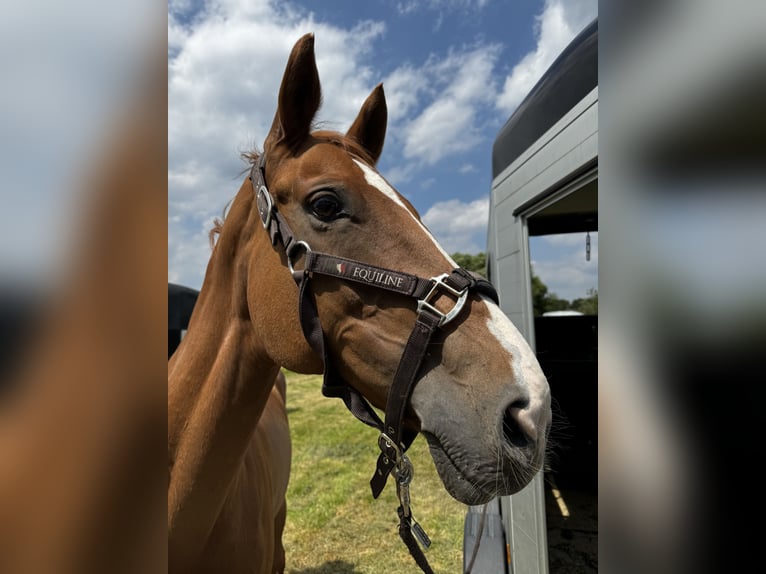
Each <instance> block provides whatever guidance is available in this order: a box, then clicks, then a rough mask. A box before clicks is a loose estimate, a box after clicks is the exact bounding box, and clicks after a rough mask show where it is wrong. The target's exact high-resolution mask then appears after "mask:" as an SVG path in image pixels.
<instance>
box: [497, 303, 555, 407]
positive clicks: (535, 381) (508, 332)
mask: <svg viewBox="0 0 766 574" xmlns="http://www.w3.org/2000/svg"><path fill="white" fill-rule="evenodd" d="M482 299H484V303H485V304H486V305H487V309H489V315H490V318H489V320H487V328H488V329H489V332H490V333H492V334H493V335H494V336H495V338H496V339H497V340H498V342H499V343H500V344H501V345H502V346H503V348H504V349H505V350H506V351H508V352H509V353H510V354H511V357H512V359H511V368H512V369H513V373H514V375H515V376H516V382H517V383H518V384H519V386H520V387H522V388H525V389H526V390H528V391H529V393H530V396H529V398H530V401H531V403H532V405H534V404H535V403H537V402H538V401H539V400H540V399H541V398H542V397H543V396H544V395H545V394H546V389H547V385H548V383H547V381H546V378H545V375H544V374H543V370H542V369H541V368H540V364H539V363H538V362H537V358H536V357H535V353H534V352H533V351H532V348H531V347H530V346H529V343H527V341H526V339H524V337H522V336H521V333H520V332H519V330H518V329H517V328H516V327H515V326H514V324H513V323H512V322H511V320H510V319H509V318H508V317H506V315H505V314H504V313H503V312H502V311H501V310H500V308H499V307H498V306H497V305H495V304H494V302H492V301H490V300H488V299H486V298H485V297H482Z"/></svg>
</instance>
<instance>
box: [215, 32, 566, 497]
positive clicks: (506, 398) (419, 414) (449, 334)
mask: <svg viewBox="0 0 766 574" xmlns="http://www.w3.org/2000/svg"><path fill="white" fill-rule="evenodd" d="M321 97H322V93H321V88H320V82H319V75H318V72H317V67H316V62H315V58H314V38H313V35H310V34H309V35H306V36H304V37H303V38H301V39H300V40H299V41H298V43H297V44H296V45H295V47H294V48H293V50H292V53H291V55H290V57H289V61H288V63H287V67H286V70H285V73H284V76H283V80H282V84H281V87H280V91H279V99H278V107H277V111H276V114H275V117H274V122H273V125H272V127H271V130H270V132H269V134H268V136H267V138H266V141H265V145H264V151H263V154H262V156H261V158H260V162H259V165H258V166H255V167H254V170H255V169H256V168H257V170H258V171H259V173H260V175H257V177H256V181H257V184H258V185H255V186H253V185H251V184H250V182H248V181H245V182H244V184H243V187H242V189H241V190H240V195H241V196H242V197H247V198H248V199H247V201H245V200H242V201H236V202H235V205H234V206H233V208H232V210H231V212H230V214H229V216H228V217H227V219H238V220H239V221H240V228H241V229H242V231H241V237H240V238H239V240H240V241H242V240H245V241H247V242H248V243H247V245H248V248H247V251H246V252H245V253H246V255H245V257H243V258H242V260H238V261H235V263H234V264H235V265H237V266H239V267H240V268H241V269H243V270H244V276H245V277H246V305H244V307H245V308H246V312H244V311H243V315H247V318H248V320H250V321H251V322H252V324H253V327H254V329H253V331H254V332H257V333H259V337H260V338H261V339H262V350H263V352H264V353H265V354H266V355H268V357H269V359H270V360H271V361H272V362H273V363H275V364H278V365H282V366H284V367H286V368H288V369H291V370H294V371H299V372H315V373H321V372H322V371H323V369H324V368H325V363H324V361H325V358H326V359H327V360H328V361H331V362H332V364H333V368H334V369H335V370H337V372H338V373H339V375H340V376H341V377H342V378H343V379H344V380H345V381H347V383H348V384H349V385H350V386H351V387H352V388H353V389H355V391H356V392H357V393H358V394H360V395H362V396H364V397H365V398H366V399H367V400H368V401H369V402H371V403H372V404H373V405H374V406H376V407H378V408H380V409H385V408H386V404H387V400H388V398H389V391H390V388H391V385H392V380H393V379H394V376H395V374H396V372H397V369H398V368H399V364H400V360H401V359H402V354H403V349H405V346H406V344H407V341H408V338H409V337H410V336H411V332H412V330H413V324H415V322H416V320H417V318H418V304H417V301H416V300H415V299H413V298H412V297H408V296H406V295H404V294H402V293H399V292H397V291H396V289H393V290H392V289H386V288H381V287H382V286H383V287H391V286H392V285H393V287H396V286H401V281H402V280H403V279H409V278H411V277H423V278H436V277H439V276H440V275H442V274H445V273H447V274H449V273H450V272H451V271H452V270H453V269H454V268H456V267H458V266H457V265H456V264H455V262H454V261H453V260H452V259H451V258H450V257H449V255H448V254H447V253H446V252H445V251H444V250H443V249H442V248H441V247H440V246H439V244H438V243H437V242H436V241H435V239H434V237H433V236H432V235H431V234H430V233H429V231H428V230H427V229H426V227H425V226H424V225H423V224H422V222H421V221H420V217H419V215H418V214H417V212H416V211H415V209H414V208H413V206H412V205H411V204H410V203H409V202H408V201H407V200H406V199H405V198H404V197H403V196H402V195H400V194H399V193H398V192H397V191H396V190H395V189H393V187H392V186H391V185H390V184H389V183H387V181H386V180H385V179H384V178H383V177H382V176H381V175H380V173H379V172H378V171H377V170H376V167H375V166H376V164H377V161H378V159H379V157H380V155H381V152H382V150H383V144H384V139H385V132H386V123H387V109H386V100H385V95H384V91H383V87H382V85H378V86H377V87H376V88H375V89H374V90H373V91H372V93H371V94H370V96H369V97H368V98H367V100H366V101H365V102H364V103H363V105H362V107H361V110H360V111H359V114H358V116H357V117H356V119H355V120H354V122H353V124H352V125H351V127H350V128H349V129H348V131H347V132H346V133H345V134H341V133H336V132H330V131H312V121H313V120H314V117H315V114H316V112H317V110H318V109H319V106H320V101H321ZM261 179H262V180H263V181H261ZM261 183H263V184H264V185H267V187H268V189H267V192H264V193H263V194H262V193H261V192H260V191H259V185H260V184H261ZM256 196H257V197H256ZM266 196H268V197H266ZM238 199H239V197H238ZM262 200H263V201H266V202H267V205H266V206H265V207H264V205H262V203H263V201H262ZM259 208H260V211H259ZM266 212H268V213H266ZM272 212H273V213H275V214H276V213H278V214H279V216H280V218H281V221H282V225H283V227H284V226H289V229H290V230H291V237H290V238H289V242H290V243H291V244H292V245H291V246H290V247H289V248H287V249H285V246H284V245H283V244H282V243H280V241H278V240H275V239H274V234H273V233H269V229H271V228H272V227H273V225H274V224H273V222H272V221H270V219H271V218H270V216H271V214H272ZM272 231H273V230H272ZM283 234H284V233H283ZM282 239H284V238H282ZM216 249H217V250H218V249H227V245H226V244H225V243H224V237H223V235H222V237H221V240H219V243H218V245H217V246H216ZM231 249H232V253H234V252H235V251H236V252H238V253H239V252H240V251H237V250H235V249H234V248H233V247H232V248H231ZM314 252H321V253H325V254H331V255H332V256H333V258H332V259H330V260H329V263H327V262H325V263H326V265H329V266H331V267H333V269H332V270H331V271H332V273H330V272H329V271H328V273H318V272H316V273H315V272H314V271H315V270H314V269H313V268H312V270H311V272H309V271H305V273H304V275H306V276H307V278H310V285H309V287H308V289H309V290H310V291H311V297H312V298H313V300H312V306H313V307H314V308H315V310H316V313H317V318H318V324H319V325H321V330H322V334H321V335H320V336H321V338H322V339H323V345H324V354H325V357H323V356H321V354H320V353H319V352H318V351H317V346H316V345H313V346H312V345H311V344H310V343H309V341H308V340H307V337H306V336H305V334H304V331H305V325H304V329H302V328H301V320H300V317H299V301H300V300H301V298H302V297H303V295H302V294H301V293H300V289H299V287H298V286H297V285H296V282H295V281H294V280H293V279H294V276H295V277H297V276H299V275H301V269H302V266H303V265H305V264H306V261H307V259H308V255H309V253H314ZM347 262H348V265H349V266H352V265H356V267H354V268H353V269H354V271H353V273H354V274H355V276H354V277H350V274H351V271H350V270H349V269H346V268H345V267H346V264H347ZM291 271H294V273H291ZM385 283H388V284H389V285H383V284H385ZM436 283H438V282H436ZM436 283H434V282H432V285H433V284H436ZM429 297H430V298H429V299H428V301H427V303H428V306H429V307H431V308H432V309H435V310H436V313H437V314H443V315H447V314H449V313H450V312H451V311H453V310H457V312H456V313H454V317H450V318H451V319H452V320H451V321H449V322H445V323H444V324H442V325H441V326H440V328H438V329H437V330H436V331H435V333H434V335H433V338H432V339H431V340H430V341H429V344H428V345H427V351H426V352H425V354H424V356H423V357H422V363H421V364H420V366H419V368H418V369H417V377H416V381H415V383H414V387H413V389H412V390H411V393H410V395H411V396H409V397H408V398H409V400H408V401H407V404H406V410H405V411H404V416H403V425H404V426H405V427H406V429H408V430H409V431H410V432H412V433H413V434H414V433H416V432H421V433H422V434H423V435H424V436H425V438H426V439H427V441H428V444H429V447H430V450H431V453H432V456H433V459H434V462H435V464H436V468H437V470H438V472H439V475H440V477H441V479H442V481H443V483H444V485H445V487H446V489H447V490H448V491H449V492H450V494H451V495H452V496H453V497H455V498H456V499H457V500H459V501H461V502H464V503H466V504H480V503H482V502H485V501H487V500H489V499H491V498H493V497H495V496H499V495H506V494H512V493H514V492H516V491H518V490H520V489H521V488H523V487H524V486H525V485H526V484H527V483H528V482H529V481H530V480H531V479H532V477H533V476H534V474H535V473H536V472H537V471H538V470H539V468H540V466H541V464H542V461H543V456H544V451H545V442H546V435H547V430H548V427H549V425H550V420H551V413H550V394H549V389H548V384H547V381H546V379H545V376H544V375H543V373H542V371H541V369H540V366H539V364H538V362H537V360H536V358H535V356H534V353H533V352H532V350H531V349H530V347H529V345H528V344H527V343H526V342H525V340H524V339H523V337H522V336H521V335H520V334H519V332H518V331H517V330H516V328H515V327H514V326H513V324H512V323H511V322H510V320H509V319H508V318H507V317H506V316H505V315H504V314H503V313H502V311H501V310H500V308H499V307H498V305H497V304H496V303H495V302H494V301H492V300H491V298H490V297H488V296H487V295H485V294H483V293H482V292H481V291H480V290H472V291H470V292H468V291H467V290H466V289H463V290H462V291H460V290H459V289H457V288H455V290H454V292H453V290H450V289H446V288H445V289H441V290H440V289H438V288H437V289H436V290H435V291H434V290H432V291H431V293H430V295H429ZM458 303H459V304H460V308H458ZM301 305H302V303H301ZM301 309H303V307H301Z"/></svg>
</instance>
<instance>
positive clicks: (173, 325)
mask: <svg viewBox="0 0 766 574" xmlns="http://www.w3.org/2000/svg"><path fill="white" fill-rule="evenodd" d="M198 296H199V291H197V290H196V289H192V288H191V287H184V286H183V285H176V284H175V283H168V329H174V330H180V329H186V328H187V327H188V326H189V318H190V317H191V314H192V310H193V309H194V304H195V303H196V302H197V297H198Z"/></svg>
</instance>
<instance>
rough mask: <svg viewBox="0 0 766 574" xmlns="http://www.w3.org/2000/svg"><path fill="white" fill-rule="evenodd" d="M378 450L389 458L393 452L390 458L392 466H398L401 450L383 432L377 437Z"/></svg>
mask: <svg viewBox="0 0 766 574" xmlns="http://www.w3.org/2000/svg"><path fill="white" fill-rule="evenodd" d="M378 448H380V450H381V452H383V454H384V455H386V456H390V455H391V451H393V455H394V456H393V457H392V458H393V459H394V464H395V465H396V466H399V464H400V463H401V460H402V449H401V448H399V445H398V444H396V443H395V442H394V439H392V438H391V437H389V436H388V435H387V434H386V433H384V432H382V433H380V436H379V437H378Z"/></svg>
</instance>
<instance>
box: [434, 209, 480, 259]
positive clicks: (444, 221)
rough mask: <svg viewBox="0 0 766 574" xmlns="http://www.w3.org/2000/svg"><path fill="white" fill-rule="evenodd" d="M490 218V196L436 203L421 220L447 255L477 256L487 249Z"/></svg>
mask: <svg viewBox="0 0 766 574" xmlns="http://www.w3.org/2000/svg"><path fill="white" fill-rule="evenodd" d="M488 217H489V197H483V198H480V199H476V200H474V201H471V202H463V201H460V200H458V199H450V200H447V201H440V202H437V203H434V204H433V205H432V206H431V207H430V209H429V210H428V211H427V212H426V213H425V215H423V218H422V219H423V223H424V224H425V225H426V227H428V229H429V230H430V231H431V233H433V234H434V236H435V237H436V239H437V241H439V243H440V244H441V245H442V247H444V249H445V250H446V251H447V252H448V253H455V252H461V253H478V252H481V251H485V250H486V248H485V247H484V245H485V244H486V241H487V219H488Z"/></svg>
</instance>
